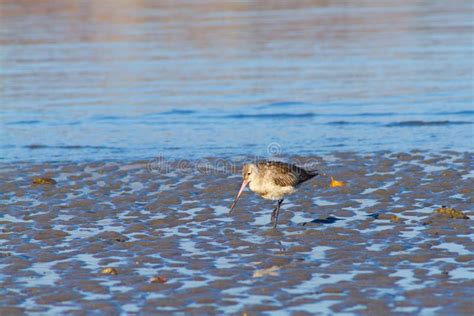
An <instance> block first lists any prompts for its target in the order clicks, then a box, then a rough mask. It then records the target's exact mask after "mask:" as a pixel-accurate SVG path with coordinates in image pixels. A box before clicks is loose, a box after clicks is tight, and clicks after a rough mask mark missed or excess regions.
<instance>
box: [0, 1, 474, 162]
mask: <svg viewBox="0 0 474 316" xmlns="http://www.w3.org/2000/svg"><path fill="white" fill-rule="evenodd" d="M356 3H357V4H356ZM473 12H474V10H473V3H472V2H471V1H403V2H402V1H383V2H381V1H364V2H362V3H360V2H354V1H348V2H344V1H312V2H311V1H298V2H287V1H281V2H273V1H272V2H268V3H267V2H261V3H260V2H259V3H254V2H246V1H236V2H222V1H187V2H182V3H181V2H180V4H179V5H178V4H176V3H175V2H172V1H169V2H166V3H162V2H158V1H157V2H142V1H82V2H71V1H41V2H40V1H2V2H0V159H1V160H0V161H2V162H14V161H51V160H74V161H81V160H103V159H138V158H151V157H156V156H159V155H162V156H165V157H172V158H197V157H202V156H219V157H231V156H235V155H242V154H244V155H246V154H257V155H266V154H267V148H268V146H269V145H270V144H273V145H271V146H270V147H271V150H273V151H275V150H276V151H278V152H281V153H283V154H303V155H310V154H319V153H321V152H328V151H335V150H338V151H347V150H353V151H359V152H370V151H376V150H391V151H406V150H412V149H422V150H429V151H441V150H447V149H450V150H458V151H472V150H473V149H474V144H473V142H474V141H473V138H474V106H473V105H474V78H473V76H474V48H473V46H474V35H473V27H474V22H473V21H474V18H473V17H474V14H473ZM275 148H276V149H275Z"/></svg>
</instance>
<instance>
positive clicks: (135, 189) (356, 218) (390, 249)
mask: <svg viewBox="0 0 474 316" xmlns="http://www.w3.org/2000/svg"><path fill="white" fill-rule="evenodd" d="M473 156H474V155H473V153H469V152H467V153H461V152H453V151H446V152H441V153H436V154H433V153H428V152H422V151H412V152H408V153H391V152H377V153H368V154H357V153H351V152H340V153H336V152H335V153H333V154H327V155H324V156H315V157H285V159H286V160H287V161H291V162H296V163H299V164H301V165H304V164H306V163H312V164H314V163H316V164H317V166H318V168H319V169H320V170H321V171H322V172H323V173H324V175H321V176H318V177H317V178H315V179H313V180H311V181H310V182H309V183H307V184H305V185H304V186H302V187H301V189H300V190H299V191H298V192H297V193H296V194H295V195H293V196H291V197H290V198H289V199H288V201H287V202H286V203H285V204H283V208H282V212H281V215H280V223H279V227H278V229H276V230H274V229H271V226H270V214H271V210H272V208H273V203H270V202H268V201H264V200H262V199H260V198H259V197H258V196H256V195H255V194H253V193H251V192H248V191H247V192H245V194H244V195H243V197H242V198H241V200H240V203H239V205H238V207H237V208H236V209H235V211H234V213H233V214H232V216H229V215H228V214H227V212H228V207H229V205H230V203H231V202H232V200H233V198H234V196H235V194H236V191H237V189H238V187H239V185H240V175H239V173H238V169H239V168H240V166H241V165H242V163H243V162H244V161H245V160H246V159H242V160H240V161H232V160H222V159H213V158H209V159H203V160H200V161H186V162H182V161H181V162H178V161H164V160H150V161H136V162H127V163H119V162H92V163H38V164H31V163H16V164H2V165H1V166H0V177H1V181H0V192H1V200H2V201H1V204H2V207H1V208H2V211H1V213H0V229H1V232H0V250H1V251H0V256H1V264H0V294H1V295H0V314H1V315H14V314H22V313H24V312H29V313H37V314H46V313H48V314H58V313H63V314H69V315H85V314H90V313H91V312H96V313H107V314H110V313H113V314H118V313H125V314H134V313H139V314H146V313H158V312H159V313H160V314H167V313H177V312H179V313H186V314H188V313H189V314H219V313H223V312H226V313H231V314H239V315H242V314H248V315H255V314H260V313H263V312H270V311H275V310H279V311H280V312H281V313H284V314H290V313H294V314H296V315H306V314H307V315H310V314H313V312H314V311H315V310H317V311H320V312H321V313H322V314H333V313H336V312H343V313H348V314H354V313H356V314H362V315H381V314H391V315H405V314H423V315H431V314H439V315H446V314H456V315H470V314H472V312H473V304H472V298H471V295H470V294H469V293H470V292H471V289H472V288H473V286H474V268H473V266H474V255H473V253H474V244H473V238H474V232H473V230H472V227H473V225H472V218H474V209H473V208H472V205H473V196H474V194H473V188H474V173H473V171H472V170H473V158H474V157H473ZM248 159H250V158H248ZM248 159H247V160H248ZM329 176H333V177H334V178H335V179H338V180H340V181H344V182H345V185H344V186H342V187H334V188H331V187H329V183H330V178H329ZM38 177H49V178H51V179H53V180H54V182H55V183H48V182H47V181H46V182H45V181H43V182H41V181H39V180H38ZM33 181H35V182H36V183H37V184H35V183H33ZM443 205H445V206H447V207H451V208H455V209H456V210H460V211H463V212H464V214H465V215H466V216H467V217H470V219H467V218H457V219H456V218H451V217H449V216H447V215H443V214H439V213H436V210H437V209H438V208H440V207H441V206H443Z"/></svg>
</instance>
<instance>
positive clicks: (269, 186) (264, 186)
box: [249, 180, 295, 200]
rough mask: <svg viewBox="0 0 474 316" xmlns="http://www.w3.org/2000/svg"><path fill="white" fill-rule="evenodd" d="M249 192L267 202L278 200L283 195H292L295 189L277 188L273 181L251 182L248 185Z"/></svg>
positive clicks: (287, 187)
mask: <svg viewBox="0 0 474 316" xmlns="http://www.w3.org/2000/svg"><path fill="white" fill-rule="evenodd" d="M249 187H250V190H252V191H253V192H255V193H257V194H258V195H260V196H261V197H263V198H264V199H267V200H280V199H282V198H283V197H284V196H285V195H288V194H292V193H293V192H295V189H294V188H293V187H291V186H284V187H283V186H279V185H276V184H275V183H274V182H273V181H259V180H257V181H252V182H250V183H249Z"/></svg>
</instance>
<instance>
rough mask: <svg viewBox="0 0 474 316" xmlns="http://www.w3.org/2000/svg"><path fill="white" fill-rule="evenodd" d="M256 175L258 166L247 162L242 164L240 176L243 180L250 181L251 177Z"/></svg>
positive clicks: (253, 177)
mask: <svg viewBox="0 0 474 316" xmlns="http://www.w3.org/2000/svg"><path fill="white" fill-rule="evenodd" d="M257 175H258V168H257V166H256V165H255V164H253V163H249V164H246V165H244V167H243V168H242V178H244V182H246V183H250V182H252V180H253V179H255V178H256V177H257Z"/></svg>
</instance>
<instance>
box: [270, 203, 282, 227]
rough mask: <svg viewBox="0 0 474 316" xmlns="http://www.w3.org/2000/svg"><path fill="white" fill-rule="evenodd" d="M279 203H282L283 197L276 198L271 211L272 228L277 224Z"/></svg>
mask: <svg viewBox="0 0 474 316" xmlns="http://www.w3.org/2000/svg"><path fill="white" fill-rule="evenodd" d="M281 203H283V199H281V200H278V203H277V206H276V207H275V210H274V211H273V213H272V221H273V228H276V227H277V224H278V214H279V213H280V206H281Z"/></svg>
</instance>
